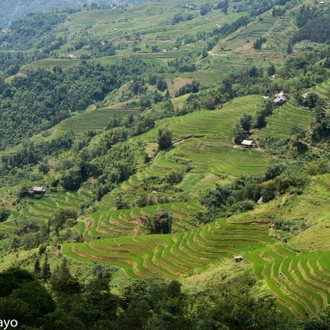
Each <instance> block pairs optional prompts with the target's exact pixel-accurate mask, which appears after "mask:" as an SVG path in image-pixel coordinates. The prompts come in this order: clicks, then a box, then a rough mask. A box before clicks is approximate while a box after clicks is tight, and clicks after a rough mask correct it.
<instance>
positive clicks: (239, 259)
mask: <svg viewBox="0 0 330 330" xmlns="http://www.w3.org/2000/svg"><path fill="white" fill-rule="evenodd" d="M242 260H243V257H242V256H235V257H234V261H235V262H240V261H242Z"/></svg>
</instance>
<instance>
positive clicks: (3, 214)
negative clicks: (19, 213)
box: [0, 209, 10, 222]
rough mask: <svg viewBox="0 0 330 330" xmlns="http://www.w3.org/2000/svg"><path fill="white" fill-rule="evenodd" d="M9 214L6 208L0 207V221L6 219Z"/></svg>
mask: <svg viewBox="0 0 330 330" xmlns="http://www.w3.org/2000/svg"><path fill="white" fill-rule="evenodd" d="M9 216H10V211H9V210H7V209H0V222H4V221H6V220H7V219H8V218H9Z"/></svg>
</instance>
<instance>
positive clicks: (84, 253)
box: [62, 219, 330, 318]
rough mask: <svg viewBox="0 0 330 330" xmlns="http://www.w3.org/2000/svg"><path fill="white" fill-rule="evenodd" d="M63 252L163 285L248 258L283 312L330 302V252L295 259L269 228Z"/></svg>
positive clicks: (216, 230)
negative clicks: (238, 257)
mask: <svg viewBox="0 0 330 330" xmlns="http://www.w3.org/2000/svg"><path fill="white" fill-rule="evenodd" d="M62 249H63V252H64V253H65V255H66V256H68V257H71V258H73V259H75V260H79V261H82V262H89V263H90V262H93V261H94V260H97V261H104V262H108V263H109V264H111V265H115V266H118V267H122V268H123V269H124V270H125V271H126V273H127V274H128V275H130V276H132V277H135V278H139V277H143V278H158V279H159V278H164V279H175V278H179V277H180V276H184V275H186V274H188V273H189V272H191V271H192V270H193V269H196V268H198V269H201V270H205V269H207V268H208V266H209V265H211V264H213V263H216V262H218V261H219V260H221V259H222V258H230V259H232V258H233V257H234V256H235V255H243V258H244V259H247V260H248V261H249V262H251V267H250V269H248V270H247V271H246V273H250V272H252V273H254V274H255V276H256V277H257V279H259V280H263V281H264V282H265V284H266V285H267V286H268V288H269V289H270V290H271V291H272V293H273V294H274V295H275V297H276V299H277V301H276V303H277V305H278V307H279V308H280V309H281V310H282V311H285V312H286V313H289V314H292V315H295V316H296V317H298V318H305V317H306V316H308V315H313V314H315V313H316V312H318V311H319V310H320V309H322V308H324V307H325V306H326V305H327V304H328V303H329V302H330V293H329V288H330V262H329V257H330V252H318V253H299V254H298V253H295V252H293V251H291V250H289V249H288V248H287V247H286V246H285V245H281V244H279V243H275V241H274V240H273V239H271V238H269V237H268V224H258V223H245V224H243V223H230V222H229V221H226V220H225V219H219V220H217V221H215V222H213V223H209V224H207V225H205V226H203V227H200V228H197V229H192V230H189V231H187V232H184V233H175V234H172V235H135V236H126V237H118V238H114V239H99V240H96V241H91V242H89V243H75V244H65V245H64V246H63V248H62ZM233 262H234V261H233Z"/></svg>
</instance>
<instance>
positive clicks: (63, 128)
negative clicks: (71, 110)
mask: <svg viewBox="0 0 330 330" xmlns="http://www.w3.org/2000/svg"><path fill="white" fill-rule="evenodd" d="M137 112H138V110H123V109H117V110H116V109H108V108H103V109H94V110H91V111H87V112H84V113H81V114H79V115H76V116H74V117H72V118H68V119H66V120H63V121H62V122H61V123H60V124H58V125H57V126H56V127H55V134H62V133H65V132H68V131H70V130H72V131H74V132H75V133H82V132H86V131H88V130H98V129H104V128H105V127H106V125H107V124H108V123H109V121H110V119H111V118H112V117H114V116H116V117H118V118H119V117H125V116H127V115H129V114H136V113H137Z"/></svg>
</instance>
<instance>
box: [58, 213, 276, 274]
mask: <svg viewBox="0 0 330 330" xmlns="http://www.w3.org/2000/svg"><path fill="white" fill-rule="evenodd" d="M272 243H273V240H272V239H270V238H268V226H267V225H257V224H255V225H241V224H235V225H233V224H229V223H227V222H226V221H225V220H224V219H219V220H218V221H215V222H213V223H210V224H208V225H205V226H203V227H200V228H196V229H192V230H189V231H186V232H184V233H183V232H178V233H175V234H169V235H135V236H124V237H118V238H113V239H99V240H96V241H95V240H94V241H91V242H88V243H77V244H76V243H75V244H65V245H64V246H63V252H64V253H65V254H66V255H67V256H68V257H71V258H74V259H77V260H80V261H85V262H92V261H93V260H100V261H105V262H109V263H110V264H112V265H117V266H119V267H123V269H124V270H125V271H126V273H127V274H128V275H131V276H133V277H147V278H166V279H169V278H178V277H180V276H182V275H184V274H187V273H188V272H189V271H191V270H192V269H194V268H200V269H206V268H207V267H208V265H210V264H212V263H215V262H217V261H219V260H220V259H221V258H232V257H233V256H234V255H236V254H242V253H248V252H249V251H252V250H254V249H260V248H261V247H265V245H268V244H272Z"/></svg>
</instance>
